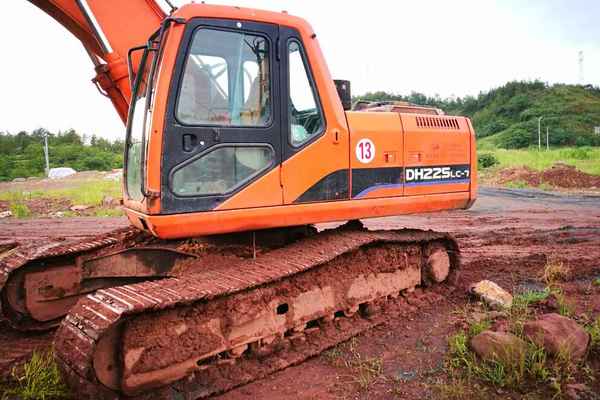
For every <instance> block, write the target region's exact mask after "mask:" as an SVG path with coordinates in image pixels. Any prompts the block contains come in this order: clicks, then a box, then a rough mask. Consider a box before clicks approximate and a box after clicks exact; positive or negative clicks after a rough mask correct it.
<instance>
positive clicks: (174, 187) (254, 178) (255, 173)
mask: <svg viewBox="0 0 600 400" xmlns="http://www.w3.org/2000/svg"><path fill="white" fill-rule="evenodd" d="M277 40H278V27H277V26H276V25H271V24H264V23H254V22H247V21H236V20H225V19H223V20H217V19H202V18H198V19H193V20H191V21H190V22H188V24H187V26H186V30H185V33H184V38H183V40H182V45H181V48H180V49H179V53H178V56H177V60H176V65H175V69H174V71H175V72H174V74H173V81H172V83H171V89H170V93H169V104H168V112H167V118H166V124H165V127H166V128H165V132H164V135H163V137H164V142H163V156H162V170H161V175H162V179H161V212H162V213H164V214H170V213H184V212H197V211H209V210H215V209H221V210H222V209H232V208H245V207H263V206H273V205H280V204H282V196H283V195H282V188H281V185H280V182H279V174H278V172H279V167H280V163H281V159H282V155H281V154H282V149H281V116H280V112H281V110H280V108H279V107H278V99H279V97H280V87H279V85H280V75H279V69H280V65H279V64H280V62H279V60H278V58H277V56H276V49H277ZM273 177H275V178H276V179H274V178H273ZM255 185H260V187H261V190H260V194H259V195H252V196H246V197H245V200H244V201H243V202H240V201H237V202H233V203H231V202H229V203H228V201H230V200H231V199H232V198H235V197H239V196H240V194H241V193H245V192H246V191H248V190H251V189H250V188H252V187H253V186H255Z"/></svg>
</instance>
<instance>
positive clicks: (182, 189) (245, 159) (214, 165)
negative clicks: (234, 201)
mask: <svg viewBox="0 0 600 400" xmlns="http://www.w3.org/2000/svg"><path fill="white" fill-rule="evenodd" d="M274 160H275V154H274V152H273V149H272V148H271V147H270V146H259V145H248V146H242V145H232V146H223V147H218V148H216V149H215V150H212V151H210V152H208V153H206V154H204V155H203V156H201V157H199V158H197V159H196V160H194V161H192V162H190V163H188V164H186V165H185V166H183V167H181V168H179V169H178V170H176V171H175V172H174V173H173V179H172V190H173V193H175V194H176V195H178V196H208V195H217V194H225V193H228V192H231V191H233V190H235V189H236V188H238V187H239V186H241V185H243V184H244V183H246V182H247V181H249V180H250V179H252V178H254V177H255V176H257V175H259V174H260V173H261V172H262V171H264V170H265V169H267V168H268V167H270V166H271V165H272V163H273V161H274Z"/></svg>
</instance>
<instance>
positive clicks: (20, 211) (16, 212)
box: [10, 201, 31, 218]
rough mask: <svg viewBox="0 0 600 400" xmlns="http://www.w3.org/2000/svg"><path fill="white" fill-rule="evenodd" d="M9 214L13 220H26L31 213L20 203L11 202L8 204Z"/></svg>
mask: <svg viewBox="0 0 600 400" xmlns="http://www.w3.org/2000/svg"><path fill="white" fill-rule="evenodd" d="M10 212H12V215H13V217H15V218H27V217H29V216H30V215H31V211H30V210H29V207H27V205H26V204H23V202H20V201H11V202H10Z"/></svg>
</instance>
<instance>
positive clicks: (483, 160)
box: [477, 153, 500, 168]
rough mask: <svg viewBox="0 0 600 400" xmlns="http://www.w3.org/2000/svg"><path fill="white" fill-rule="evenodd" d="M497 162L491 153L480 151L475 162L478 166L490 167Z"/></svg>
mask: <svg viewBox="0 0 600 400" xmlns="http://www.w3.org/2000/svg"><path fill="white" fill-rule="evenodd" d="M499 163H500V162H499V161H498V159H497V158H496V156H495V155H494V154H492V153H480V154H478V155H477V164H478V165H479V167H480V168H490V167H493V166H494V165H497V164H499Z"/></svg>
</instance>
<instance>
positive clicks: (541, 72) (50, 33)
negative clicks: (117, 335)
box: [0, 0, 600, 139]
mask: <svg viewBox="0 0 600 400" xmlns="http://www.w3.org/2000/svg"><path fill="white" fill-rule="evenodd" d="M173 2H174V3H175V4H183V3H184V1H178V0H174V1H173ZM218 3H219V4H231V5H239V6H247V7H254V8H262V9H269V10H274V11H281V10H287V11H288V12H289V13H290V14H294V15H299V16H301V17H304V18H305V19H307V20H308V21H309V22H310V23H311V24H312V25H313V27H314V29H315V31H316V33H317V36H318V39H319V41H320V44H321V47H322V48H323V51H324V53H325V57H326V58H327V62H328V64H329V68H330V70H331V73H332V75H333V77H334V78H340V79H349V80H351V81H352V90H353V93H354V94H360V93H364V92H366V91H376V90H386V91H391V92H395V93H402V94H408V93H410V92H411V91H413V90H414V91H419V92H422V93H425V94H427V95H435V94H439V95H440V96H442V97H449V96H454V95H456V96H464V95H466V94H471V95H476V94H478V93H479V92H480V91H485V90H488V89H490V88H492V87H496V86H500V85H502V84H504V83H505V82H507V81H509V80H514V79H518V80H529V79H541V80H543V81H547V82H549V83H555V82H565V83H578V76H579V73H578V71H579V68H578V51H579V50H583V51H584V57H585V62H584V75H585V81H586V83H592V84H594V85H600V23H597V18H598V16H599V15H600V2H599V1H597V0H529V1H519V0H505V1H502V0H497V1H492V0H471V1H467V0H452V1H448V0H437V1H436V0H420V1H401V0H396V1H386V0H369V1H367V2H364V1H360V2H359V1H334V0H329V1H325V0H233V1H231V0H220V1H218ZM0 10H1V14H0V15H1V19H2V23H0V37H1V38H2V41H1V43H2V46H1V47H2V56H1V58H0V93H1V95H0V131H9V132H12V133H16V132H18V131H19V130H32V129H35V128H38V127H45V128H47V129H49V130H51V131H57V130H65V129H69V128H74V129H76V130H77V131H79V132H81V133H85V134H87V135H91V134H96V135H98V136H104V137H108V138H111V139H115V138H122V137H123V136H124V131H125V129H124V127H123V124H122V123H121V121H120V119H119V118H118V117H117V114H116V112H115V111H114V110H113V108H112V106H111V104H110V102H109V101H108V100H107V99H105V98H104V97H102V96H100V95H99V93H98V92H97V91H96V89H95V88H94V86H93V85H92V84H91V83H90V79H91V78H92V77H93V75H94V73H93V67H92V65H91V62H90V61H89V58H88V56H87V54H86V53H85V52H84V50H83V48H82V46H81V44H80V43H79V42H78V41H77V40H76V39H75V38H74V37H72V36H71V35H70V34H69V33H68V32H67V31H66V30H65V29H64V28H63V27H62V26H61V25H59V24H58V23H56V22H55V21H54V20H52V19H51V18H50V17H49V16H47V15H46V14H44V13H43V12H42V11H40V10H38V9H37V8H36V7H35V6H33V5H31V4H30V3H28V2H27V1H24V0H3V1H2V8H1V9H0Z"/></svg>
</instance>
